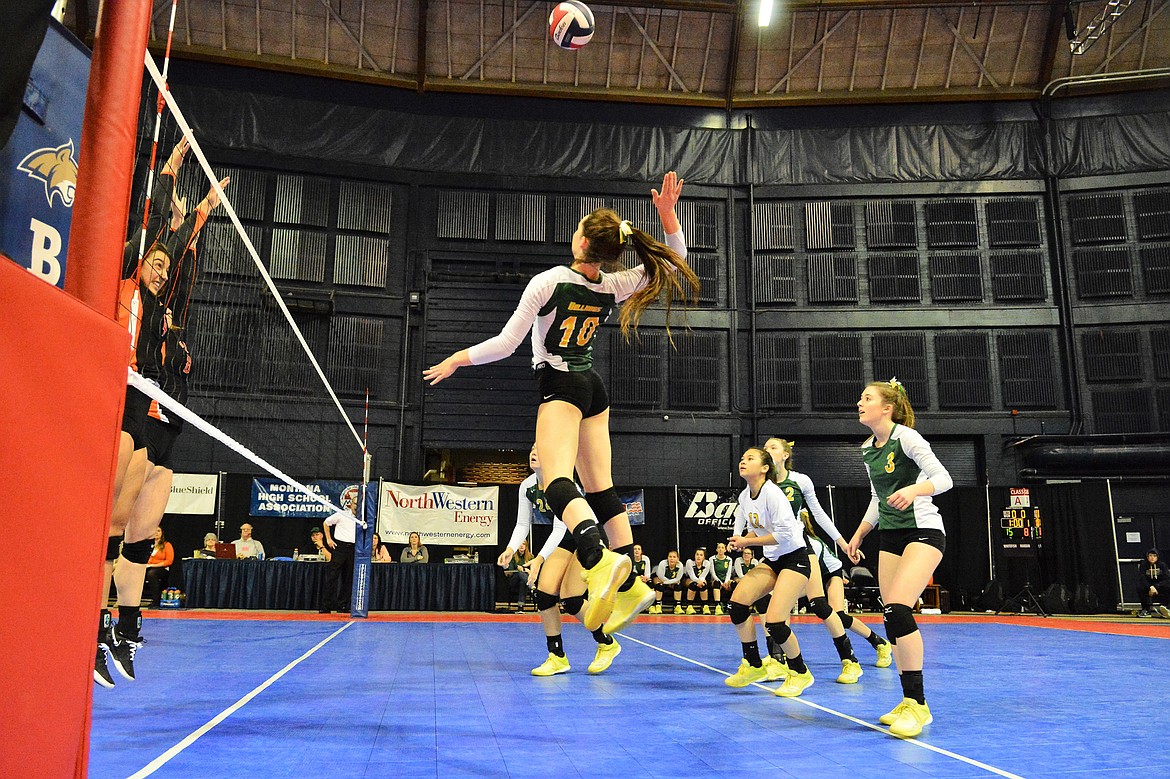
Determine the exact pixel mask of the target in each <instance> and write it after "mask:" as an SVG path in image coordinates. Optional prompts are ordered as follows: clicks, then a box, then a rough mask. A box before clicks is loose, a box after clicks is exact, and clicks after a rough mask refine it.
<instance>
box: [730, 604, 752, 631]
mask: <svg viewBox="0 0 1170 779" xmlns="http://www.w3.org/2000/svg"><path fill="white" fill-rule="evenodd" d="M727 613H728V615H729V616H730V617H731V624H732V625H742V624H743V623H745V622H747V621H748V620H749V619H751V618H752V610H751V608H750V607H748V606H745V605H743V604H742V603H736V602H735V601H732V602H731V605H730V606H729V607H728V608H727Z"/></svg>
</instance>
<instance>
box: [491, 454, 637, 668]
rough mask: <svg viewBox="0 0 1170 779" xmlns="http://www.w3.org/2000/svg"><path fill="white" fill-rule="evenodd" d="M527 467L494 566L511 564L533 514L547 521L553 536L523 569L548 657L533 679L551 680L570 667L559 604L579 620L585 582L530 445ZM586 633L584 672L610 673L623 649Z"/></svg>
mask: <svg viewBox="0 0 1170 779" xmlns="http://www.w3.org/2000/svg"><path fill="white" fill-rule="evenodd" d="M528 465H529V467H530V468H532V475H530V476H529V477H528V478H527V479H525V480H524V481H523V482H521V483H520V494H519V496H518V500H517V506H516V527H515V528H513V530H512V536H511V538H509V539H508V545H507V547H506V548H505V549H504V551H503V552H501V553H500V557H499V559H498V560H497V561H496V563H497V564H498V565H499V566H500V567H501V568H503V567H504V566H506V565H507V564H508V561H509V560H511V559H512V554H513V553H514V550H515V549H516V547H517V546H519V544H520V540H521V539H523V538H525V537H527V535H528V533H529V531H530V530H531V529H532V517H533V515H534V514H536V513H539V514H541V515H542V516H543V517H544V518H545V520H550V521H551V522H552V532H551V533H549V536H548V539H547V540H546V541H545V542H544V546H543V547H541V550H540V552H539V553H538V554H537V555H536V557H534V558H532V560H530V561H529V563H528V565H527V566H526V568H527V570H528V580H529V581H530V582H533V583H534V587H535V590H536V608H537V610H538V611H539V612H540V622H541V625H542V627H543V628H544V637H545V643H546V644H547V646H548V657H547V658H545V661H544V662H543V663H541V664H540V665H538V666H537V667H536V668H533V669H532V675H533V676H555V675H556V674H563V673H565V672H567V671H568V670H569V668H570V666H569V659H568V657H566V656H565V645H564V641H563V640H562V638H561V610H560V604H561V603H563V604H564V606H565V612H566V613H568V614H569V615H570V616H573V617H576V618H577V619H581V611H582V609H583V608H585V606H586V605H587V600H586V592H585V583H584V582H583V581H582V580H581V566H580V563H578V562H577V558H576V557H574V556H573V552H574V551H575V548H574V546H573V537H572V536H571V535H568V534H567V533H566V530H567V528H566V527H565V523H564V522H562V521H561V520H560V519H559V518H558V517H557V516H556V515H555V514H553V513H552V510H551V509H550V508H549V506H548V501H547V500H546V498H545V496H544V491H543V483H542V481H541V479H542V474H541V469H540V458H539V456H538V455H537V452H536V447H535V446H533V447H532V449H531V451H529V453H528ZM591 632H592V634H593V638H594V640H596V641H597V655H596V656H595V657H594V658H593V662H592V663H590V664H589V673H593V674H596V673H601V672H602V671H604V670H605V669H607V668H609V666H610V664H611V663H613V659H614V658H615V657H617V656H618V654H619V653H620V652H621V651H622V648H621V645H620V644H618V642H617V639H615V638H614V637H613V636H608V635H606V634H605V633H604V632H602V630H601V628H597V629H596V630H593V631H591Z"/></svg>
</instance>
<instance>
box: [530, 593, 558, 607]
mask: <svg viewBox="0 0 1170 779" xmlns="http://www.w3.org/2000/svg"><path fill="white" fill-rule="evenodd" d="M535 600H536V609H537V611H547V610H548V609H551V608H552V607H553V606H556V605H557V603H559V602H560V598H558V597H557V596H556V595H549V594H548V593H547V592H542V591H540V590H537V591H536V599H535Z"/></svg>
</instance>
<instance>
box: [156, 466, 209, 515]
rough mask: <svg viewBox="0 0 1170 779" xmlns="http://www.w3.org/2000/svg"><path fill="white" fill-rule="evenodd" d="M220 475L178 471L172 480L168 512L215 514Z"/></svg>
mask: <svg viewBox="0 0 1170 779" xmlns="http://www.w3.org/2000/svg"><path fill="white" fill-rule="evenodd" d="M218 490H219V477H218V476H216V475H215V474H207V473H176V474H175V475H174V477H173V479H172V481H171V497H170V500H168V501H167V510H166V513H168V514H214V513H215V501H216V498H217V497H218Z"/></svg>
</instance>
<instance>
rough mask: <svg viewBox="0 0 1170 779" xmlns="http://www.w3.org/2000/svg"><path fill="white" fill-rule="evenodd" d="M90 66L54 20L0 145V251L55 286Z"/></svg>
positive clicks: (61, 270) (60, 275)
mask: <svg viewBox="0 0 1170 779" xmlns="http://www.w3.org/2000/svg"><path fill="white" fill-rule="evenodd" d="M89 64H90V60H89V52H88V50H87V49H86V47H85V46H84V45H82V44H81V43H80V42H79V41H78V40H77V39H76V38H74V37H73V36H72V35H71V34H70V33H69V31H68V30H66V29H65V28H64V27H62V26H61V25H60V24H57V23H56V22H51V23H50V24H49V30H48V32H47V33H46V34H45V42H44V44H42V45H41V50H40V52H39V53H38V54H37V59H36V62H35V63H34V65H33V69H32V73H30V74H29V79H28V83H27V85H26V86H25V90H24V100H23V104H22V106H21V107H22V110H21V112H20V119H19V120H18V121H17V123H16V129H15V130H14V131H13V133H12V137H11V138H10V139H9V141H8V144H7V145H6V146H4V148H3V149H0V192H2V193H3V196H2V197H0V255H3V256H7V257H9V258H11V259H12V260H15V261H16V262H17V263H18V264H20V265H22V266H24V267H25V268H27V269H28V270H29V271H31V272H32V273H33V274H34V275H36V276H39V277H41V278H42V279H44V280H45V281H47V282H49V283H50V284H55V285H56V286H58V287H64V286H65V255H66V254H67V253H68V250H69V226H70V224H71V222H72V220H73V195H74V193H75V192H76V189H77V165H78V162H79V159H78V155H77V152H78V150H79V149H80V148H81V120H82V115H83V114H84V112H85V92H86V88H87V87H88V84H89Z"/></svg>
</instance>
